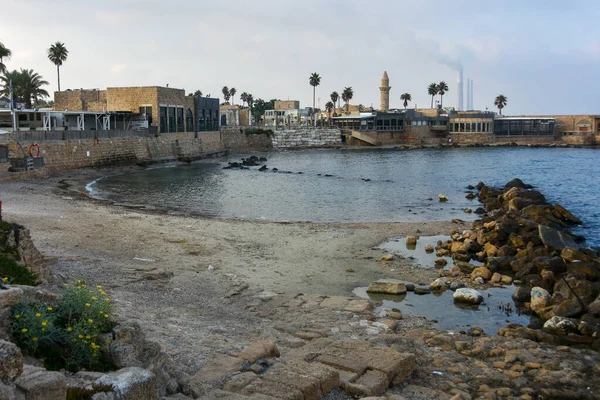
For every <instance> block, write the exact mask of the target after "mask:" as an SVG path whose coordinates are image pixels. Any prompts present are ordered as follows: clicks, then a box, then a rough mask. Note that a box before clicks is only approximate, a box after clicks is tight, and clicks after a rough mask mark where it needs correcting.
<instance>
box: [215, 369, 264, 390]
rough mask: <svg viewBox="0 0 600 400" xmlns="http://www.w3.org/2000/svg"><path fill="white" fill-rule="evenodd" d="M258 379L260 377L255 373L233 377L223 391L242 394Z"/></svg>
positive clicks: (226, 383)
mask: <svg viewBox="0 0 600 400" xmlns="http://www.w3.org/2000/svg"><path fill="white" fill-rule="evenodd" d="M256 379H258V375H256V374H255V373H253V372H244V373H242V374H239V375H235V376H233V377H232V378H231V379H230V380H229V381H227V382H225V384H224V385H223V389H224V390H226V391H228V392H236V393H240V392H241V391H242V389H243V388H245V387H246V386H248V385H249V384H250V383H252V382H254V381H255V380H256Z"/></svg>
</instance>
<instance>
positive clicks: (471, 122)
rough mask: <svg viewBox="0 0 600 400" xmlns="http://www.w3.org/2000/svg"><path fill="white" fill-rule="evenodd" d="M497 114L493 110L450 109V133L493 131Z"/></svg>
mask: <svg viewBox="0 0 600 400" xmlns="http://www.w3.org/2000/svg"><path fill="white" fill-rule="evenodd" d="M495 115H496V113H494V112H491V111H449V112H448V133H450V134H455V133H493V132H494V116H495Z"/></svg>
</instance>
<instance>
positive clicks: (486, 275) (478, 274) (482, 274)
mask: <svg viewBox="0 0 600 400" xmlns="http://www.w3.org/2000/svg"><path fill="white" fill-rule="evenodd" d="M491 277H492V272H491V271H490V270H489V269H487V268H486V267H477V268H475V269H474V270H473V272H471V278H472V279H476V278H482V279H484V280H486V281H489V280H490V278H491Z"/></svg>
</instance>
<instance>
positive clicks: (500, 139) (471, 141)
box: [445, 133, 560, 145]
mask: <svg viewBox="0 0 600 400" xmlns="http://www.w3.org/2000/svg"><path fill="white" fill-rule="evenodd" d="M448 139H451V141H452V143H455V144H458V145H493V144H509V143H517V144H521V145H527V144H550V143H560V140H555V139H554V136H496V135H494V134H493V133H451V134H449V135H448ZM448 139H445V142H448Z"/></svg>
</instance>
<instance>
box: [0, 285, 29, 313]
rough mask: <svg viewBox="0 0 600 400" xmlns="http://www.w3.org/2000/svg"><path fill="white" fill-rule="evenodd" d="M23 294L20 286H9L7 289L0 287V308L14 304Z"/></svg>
mask: <svg viewBox="0 0 600 400" xmlns="http://www.w3.org/2000/svg"><path fill="white" fill-rule="evenodd" d="M0 279H1V278H0ZM23 294H24V292H23V289H21V288H20V287H15V286H9V287H8V289H0V308H5V307H11V308H12V307H14V306H16V305H17V304H18V303H19V302H20V301H21V300H22V299H23Z"/></svg>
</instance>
